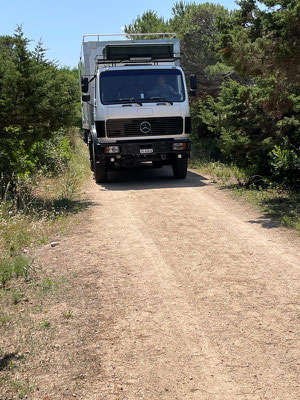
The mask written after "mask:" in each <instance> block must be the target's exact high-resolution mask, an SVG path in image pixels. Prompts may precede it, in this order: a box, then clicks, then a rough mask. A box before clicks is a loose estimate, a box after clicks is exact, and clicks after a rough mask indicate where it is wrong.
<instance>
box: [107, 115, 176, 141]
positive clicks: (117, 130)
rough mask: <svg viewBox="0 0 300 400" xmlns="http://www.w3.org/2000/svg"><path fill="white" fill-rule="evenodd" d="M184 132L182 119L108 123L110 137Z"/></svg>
mask: <svg viewBox="0 0 300 400" xmlns="http://www.w3.org/2000/svg"><path fill="white" fill-rule="evenodd" d="M149 128H150V130H149ZM141 129H142V130H141ZM182 131H183V119H182V117H162V118H134V119H128V118H126V119H108V120H107V121H106V132H107V136H108V137H122V136H155V135H178V134H181V133H182Z"/></svg>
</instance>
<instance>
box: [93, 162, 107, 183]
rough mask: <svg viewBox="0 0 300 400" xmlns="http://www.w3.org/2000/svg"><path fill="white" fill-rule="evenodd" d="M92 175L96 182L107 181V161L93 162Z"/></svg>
mask: <svg viewBox="0 0 300 400" xmlns="http://www.w3.org/2000/svg"><path fill="white" fill-rule="evenodd" d="M94 177H95V181H96V183H104V182H107V163H106V162H105V161H100V162H98V163H94Z"/></svg>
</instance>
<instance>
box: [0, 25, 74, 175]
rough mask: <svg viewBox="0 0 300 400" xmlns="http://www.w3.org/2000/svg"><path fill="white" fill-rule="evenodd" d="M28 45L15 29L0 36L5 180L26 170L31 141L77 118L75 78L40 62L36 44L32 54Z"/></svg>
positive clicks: (0, 165)
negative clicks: (12, 32)
mask: <svg viewBox="0 0 300 400" xmlns="http://www.w3.org/2000/svg"><path fill="white" fill-rule="evenodd" d="M28 44H29V40H28V39H26V38H25V37H24V34H23V32H22V29H21V27H18V29H17V30H16V33H15V35H14V36H13V37H9V36H5V37H0V149H1V150H0V152H1V154H0V174H4V175H5V176H6V177H7V179H9V177H10V176H11V175H12V174H13V173H15V174H18V173H25V172H28V171H31V170H32V169H33V168H34V166H35V164H36V162H37V159H38V156H39V155H38V154H36V153H35V147H36V144H37V143H39V142H41V141H43V140H48V139H50V138H51V137H52V136H53V135H54V133H55V132H56V131H58V130H59V129H62V128H64V127H67V126H70V125H72V124H73V123H74V121H75V120H76V118H77V111H76V103H77V101H78V99H79V90H78V84H77V81H76V80H75V78H74V77H73V76H72V75H70V73H69V72H67V71H65V70H60V69H59V68H58V66H57V65H56V64H55V63H53V62H50V61H48V60H46V57H45V50H44V49H43V47H42V44H41V43H39V44H38V46H37V47H36V49H35V51H33V52H31V51H29V50H28Z"/></svg>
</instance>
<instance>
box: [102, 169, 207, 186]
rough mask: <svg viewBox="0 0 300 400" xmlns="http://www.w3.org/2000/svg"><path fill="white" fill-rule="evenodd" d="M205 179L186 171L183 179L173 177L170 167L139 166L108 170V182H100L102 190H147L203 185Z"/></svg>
mask: <svg viewBox="0 0 300 400" xmlns="http://www.w3.org/2000/svg"><path fill="white" fill-rule="evenodd" d="M206 180H207V179H206V178H205V177H203V176H201V175H198V174H195V173H193V172H188V174H187V177H186V178H185V179H175V178H174V177H173V173H172V168H171V167H169V166H165V167H163V168H153V167H152V166H141V167H137V168H133V169H120V170H115V171H110V172H109V182H108V183H102V184H101V186H102V187H103V189H102V190H117V191H118V190H149V189H166V188H170V189H171V188H181V187H182V188H186V187H200V186H205V185H206V183H204V181H206Z"/></svg>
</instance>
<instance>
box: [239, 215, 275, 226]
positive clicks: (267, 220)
mask: <svg viewBox="0 0 300 400" xmlns="http://www.w3.org/2000/svg"><path fill="white" fill-rule="evenodd" d="M247 222H248V223H249V224H257V225H261V226H262V227H263V228H265V229H272V228H279V227H280V223H279V221H277V220H276V219H274V216H273V215H271V214H266V215H263V216H261V217H259V218H258V219H257V220H250V221H247Z"/></svg>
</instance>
